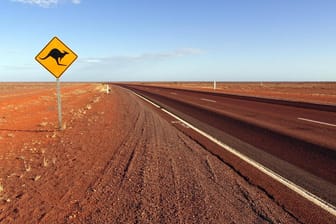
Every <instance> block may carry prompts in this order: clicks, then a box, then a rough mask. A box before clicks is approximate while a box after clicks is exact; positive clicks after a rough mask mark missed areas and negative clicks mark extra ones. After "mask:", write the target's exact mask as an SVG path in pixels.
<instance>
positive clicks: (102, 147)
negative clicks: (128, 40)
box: [0, 84, 333, 223]
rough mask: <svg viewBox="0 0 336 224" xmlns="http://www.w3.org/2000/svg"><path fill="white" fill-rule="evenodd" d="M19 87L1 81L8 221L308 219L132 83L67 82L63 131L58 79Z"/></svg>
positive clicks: (3, 206)
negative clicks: (179, 125) (129, 86)
mask: <svg viewBox="0 0 336 224" xmlns="http://www.w3.org/2000/svg"><path fill="white" fill-rule="evenodd" d="M3 86H6V85H5V84H2V87H3ZM23 86H25V88H26V87H27V86H29V85H23ZM23 86H22V87H23ZM13 90H15V88H13V84H11V85H7V87H6V90H4V89H3V88H0V92H1V93H2V94H1V95H2V96H1V98H0V108H1V112H0V144H1V147H0V199H1V201H0V222H1V223H299V221H300V220H297V219H296V217H295V216H294V215H292V214H289V213H288V212H287V211H286V210H285V209H284V208H283V207H282V206H280V205H278V204H277V203H276V202H275V201H274V200H273V199H272V198H271V197H270V196H269V195H267V194H266V193H265V192H264V191H262V190H260V189H259V188H257V187H256V186H255V185H252V184H250V183H249V182H248V181H247V180H245V179H244V178H243V177H241V176H240V175H238V174H237V173H236V172H235V171H234V170H233V169H232V168H230V167H229V166H228V165H226V164H224V163H223V162H221V161H220V160H219V159H217V158H216V157H214V156H213V155H212V154H210V153H209V152H208V151H207V150H206V149H204V148H203V147H202V146H201V145H199V144H198V143H197V142H195V141H194V140H192V139H191V138H189V137H188V136H187V135H185V134H183V133H182V132H181V131H179V130H178V129H176V128H175V127H174V126H172V125H171V124H170V123H169V122H167V121H166V120H165V119H163V118H162V117H160V116H159V115H158V114H157V113H156V112H155V111H154V110H153V109H152V107H150V106H149V105H148V104H147V103H145V102H143V101H141V100H140V99H139V98H137V97H136V96H134V95H133V94H131V93H129V92H128V91H126V90H123V89H120V88H119V87H112V91H111V93H110V94H108V95H107V94H105V93H102V92H101V91H100V90H102V87H101V85H100V84H66V85H62V94H63V96H62V103H63V116H64V122H65V123H66V129H65V130H64V131H58V130H57V110H56V97H55V86H54V85H49V84H44V85H42V86H39V87H38V88H35V87H34V86H29V88H28V87H27V88H26V89H25V90H22V89H20V91H16V92H17V94H11V93H13ZM332 222H333V220H331V222H330V223H332Z"/></svg>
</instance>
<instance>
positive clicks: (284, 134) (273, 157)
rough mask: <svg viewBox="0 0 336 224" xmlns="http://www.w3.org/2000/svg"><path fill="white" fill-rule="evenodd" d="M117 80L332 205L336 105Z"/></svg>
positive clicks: (334, 194) (334, 196) (335, 188)
mask: <svg viewBox="0 0 336 224" xmlns="http://www.w3.org/2000/svg"><path fill="white" fill-rule="evenodd" d="M122 86H123V87H125V88H128V89H130V90H132V91H134V92H136V93H138V94H140V95H142V96H144V97H146V98H148V99H150V100H151V101H153V102H155V103H157V104H158V105H160V106H161V107H163V108H165V109H167V110H168V111H171V112H172V113H174V114H176V115H178V116H179V117H181V118H183V119H184V120H186V121H188V122H189V123H191V124H193V125H194V126H196V127H198V128H199V129H201V130H202V131H204V132H206V133H208V134H209V135H211V136H213V137H214V138H216V139H218V140H220V141H221V142H224V143H225V144H227V145H229V146H230V147H233V148H235V149H237V150H238V151H239V152H240V153H242V154H243V155H245V156H247V157H249V158H251V159H253V160H255V161H257V162H258V163H260V164H262V165H263V166H265V167H267V168H268V169H270V170H272V171H274V172H275V173H277V174H279V175H280V176H282V177H284V178H286V179H288V180H290V181H292V182H293V183H295V184H297V185H298V186H300V187H302V188H304V189H306V190H307V191H309V192H311V193H312V194H314V195H317V196H318V197H320V198H322V199H323V200H325V201H327V202H328V203H330V204H332V205H336V186H335V185H336V162H335V161H336V141H335V137H336V135H335V133H336V106H332V105H318V104H310V103H302V102H293V101H281V100H272V99H264V98H255V97H243V96H234V95H228V94H220V93H210V92H201V91H191V90H182V89H174V88H166V87H153V86H142V85H129V84H127V85H122Z"/></svg>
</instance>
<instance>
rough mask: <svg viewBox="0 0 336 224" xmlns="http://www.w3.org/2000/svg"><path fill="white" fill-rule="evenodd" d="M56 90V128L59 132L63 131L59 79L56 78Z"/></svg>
mask: <svg viewBox="0 0 336 224" xmlns="http://www.w3.org/2000/svg"><path fill="white" fill-rule="evenodd" d="M56 88H57V111H58V126H59V129H60V130H63V125H62V101H61V88H60V82H59V78H56Z"/></svg>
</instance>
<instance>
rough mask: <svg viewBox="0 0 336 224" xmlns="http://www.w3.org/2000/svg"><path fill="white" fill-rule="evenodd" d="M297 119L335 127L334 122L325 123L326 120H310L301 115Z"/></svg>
mask: <svg viewBox="0 0 336 224" xmlns="http://www.w3.org/2000/svg"><path fill="white" fill-rule="evenodd" d="M297 119H298V120H301V121H307V122H311V123H316V124H322V125H326V126H331V127H336V124H330V123H327V122H322V121H316V120H311V119H307V118H302V117H298V118H297Z"/></svg>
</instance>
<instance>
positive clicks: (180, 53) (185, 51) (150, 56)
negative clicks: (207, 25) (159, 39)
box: [82, 48, 204, 64]
mask: <svg viewBox="0 0 336 224" xmlns="http://www.w3.org/2000/svg"><path fill="white" fill-rule="evenodd" d="M203 53H204V51H203V50H201V49H197V48H181V49H177V50H175V51H167V52H154V53H143V54H140V55H128V56H111V57H97V58H84V59H83V60H82V61H83V62H86V63H94V64H97V63H101V64H105V63H110V62H119V63H121V62H123V63H125V62H126V63H130V62H138V61H154V60H165V59H169V58H177V57H185V56H192V55H200V54H203Z"/></svg>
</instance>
